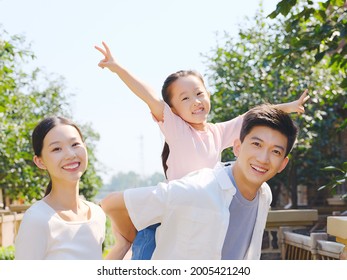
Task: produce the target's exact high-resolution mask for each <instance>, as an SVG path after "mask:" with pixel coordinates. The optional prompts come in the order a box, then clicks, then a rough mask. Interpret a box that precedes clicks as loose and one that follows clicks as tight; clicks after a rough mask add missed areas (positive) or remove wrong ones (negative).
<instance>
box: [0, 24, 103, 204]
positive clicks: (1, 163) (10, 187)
mask: <svg viewBox="0 0 347 280" xmlns="http://www.w3.org/2000/svg"><path fill="white" fill-rule="evenodd" d="M33 59H35V56H34V54H33V53H32V52H31V51H30V49H29V47H28V46H25V40H24V38H23V37H19V36H10V35H9V34H8V33H7V32H6V31H4V30H2V29H0V139H1V142H0V188H1V190H2V192H3V194H4V195H5V196H8V197H10V198H11V199H23V200H25V201H26V202H29V203H30V202H32V201H34V200H36V199H40V198H41V197H42V196H43V194H44V190H45V186H46V185H47V184H48V176H47V174H45V172H42V171H40V170H39V169H38V168H37V167H36V166H34V164H33V162H32V157H33V151H32V147H31V132H32V130H33V128H34V127H35V125H36V124H37V123H38V122H39V121H40V120H41V119H43V118H44V117H45V116H48V115H63V116H65V117H71V114H70V112H69V104H68V101H67V99H68V96H67V95H66V94H65V91H66V89H65V86H64V81H63V79H62V78H61V77H59V78H55V79H52V77H48V76H47V75H44V74H43V73H42V72H41V71H40V70H39V69H35V70H33V71H24V70H23V68H24V67H23V66H24V65H25V64H27V63H29V62H30V61H32V60H33ZM82 131H83V133H84V134H85V137H86V138H87V139H88V141H89V147H90V148H89V158H90V161H89V169H88V171H87V172H86V174H85V175H84V176H83V178H82V183H81V194H83V195H84V196H85V197H86V198H87V199H90V198H92V197H93V196H94V195H95V193H96V190H97V189H98V188H100V186H101V185H102V181H101V178H100V177H99V176H98V175H97V173H96V171H97V170H96V167H97V164H98V162H97V159H96V158H95V155H94V153H93V148H94V143H95V141H97V140H98V135H97V134H96V133H94V132H93V131H92V129H91V127H90V125H82ZM4 204H5V201H4Z"/></svg>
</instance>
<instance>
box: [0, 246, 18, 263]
mask: <svg viewBox="0 0 347 280" xmlns="http://www.w3.org/2000/svg"><path fill="white" fill-rule="evenodd" d="M14 252H15V248H14V246H13V245H12V246H7V247H0V260H14Z"/></svg>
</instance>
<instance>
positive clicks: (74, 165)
mask: <svg viewBox="0 0 347 280" xmlns="http://www.w3.org/2000/svg"><path fill="white" fill-rule="evenodd" d="M78 166H79V163H77V162H76V163H74V164H70V165H66V166H64V167H63V168H64V169H74V168H77V167H78Z"/></svg>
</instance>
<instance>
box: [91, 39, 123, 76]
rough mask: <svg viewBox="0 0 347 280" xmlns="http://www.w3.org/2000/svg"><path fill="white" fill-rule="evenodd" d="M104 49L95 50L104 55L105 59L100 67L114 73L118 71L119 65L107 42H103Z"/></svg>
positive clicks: (100, 63) (101, 61)
mask: <svg viewBox="0 0 347 280" xmlns="http://www.w3.org/2000/svg"><path fill="white" fill-rule="evenodd" d="M102 45H103V46H104V49H103V48H101V47H98V46H95V48H96V49H97V50H98V51H99V52H101V53H102V54H103V55H104V59H102V60H100V62H99V64H98V66H99V67H101V68H102V69H104V68H105V67H106V68H108V69H110V70H111V71H112V72H116V71H117V67H118V64H117V62H116V61H115V59H114V58H113V56H112V54H111V51H110V49H109V47H108V46H107V44H106V43H105V42H102Z"/></svg>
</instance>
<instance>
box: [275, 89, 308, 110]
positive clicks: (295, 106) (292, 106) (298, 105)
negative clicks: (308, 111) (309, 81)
mask: <svg viewBox="0 0 347 280" xmlns="http://www.w3.org/2000/svg"><path fill="white" fill-rule="evenodd" d="M307 93H308V90H307V89H306V90H305V91H304V92H303V93H302V94H301V96H300V97H299V99H297V100H295V101H293V102H288V103H281V104H277V105H275V107H276V108H278V109H280V110H282V111H284V112H286V113H288V114H289V113H298V114H301V113H304V112H305V108H304V104H305V102H306V101H307V100H308V99H309V98H310V96H308V95H307Z"/></svg>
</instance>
